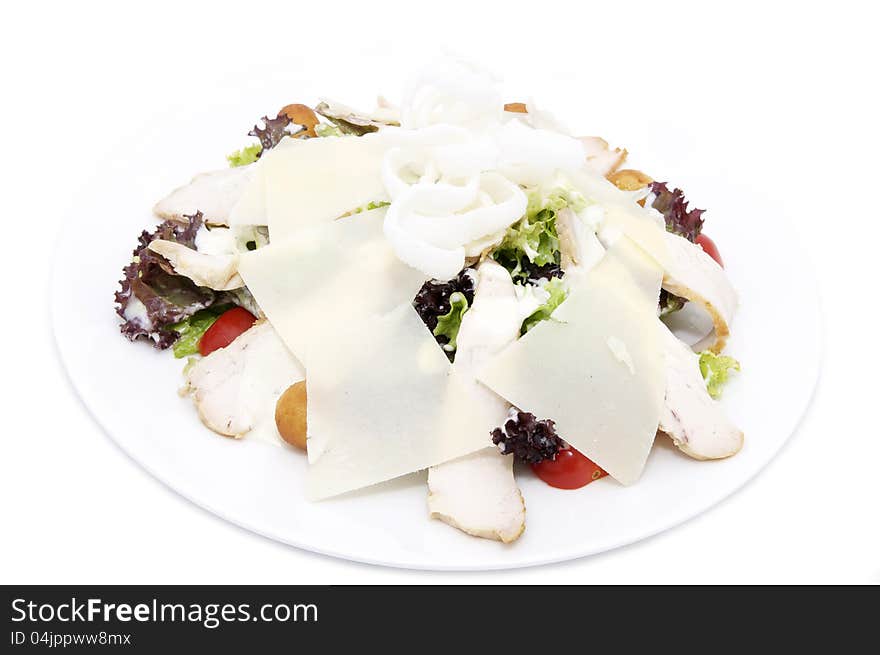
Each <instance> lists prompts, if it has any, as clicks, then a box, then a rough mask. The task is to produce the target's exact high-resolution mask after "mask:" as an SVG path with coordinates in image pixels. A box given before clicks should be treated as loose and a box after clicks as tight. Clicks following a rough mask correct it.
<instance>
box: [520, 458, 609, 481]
mask: <svg viewBox="0 0 880 655" xmlns="http://www.w3.org/2000/svg"><path fill="white" fill-rule="evenodd" d="M531 466H532V470H533V471H534V472H535V475H537V476H538V477H539V478H541V479H542V480H543V481H544V482H546V483H547V484H549V485H550V486H551V487H556V488H557V489H580V488H581V487H583V486H586V485H588V484H590V483H591V482H593V481H594V480H598V479H599V478H604V477H605V476H606V475H608V474H607V473H606V472H605V471H603V470H602V469H600V468H599V467H598V466H596V464H594V463H593V461H592V460H590V459H588V458H587V457H585V456H584V455H582V454H581V453H579V452H578V451H577V450H575V449H574V448H565V449H563V450H560V451H559V452H558V453H557V454H556V459H545V460H544V461H543V462H540V463H538V464H532V465H531Z"/></svg>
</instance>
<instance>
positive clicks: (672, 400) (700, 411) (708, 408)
mask: <svg viewBox="0 0 880 655" xmlns="http://www.w3.org/2000/svg"><path fill="white" fill-rule="evenodd" d="M659 329H660V330H661V332H662V337H661V339H662V344H663V348H664V353H665V357H666V399H665V403H664V407H663V411H662V413H661V415H660V431H661V432H664V433H665V434H667V435H669V437H670V438H671V439H672V441H673V442H674V443H675V445H676V446H678V448H679V449H680V450H681V451H682V452H683V453H686V454H688V455H690V456H691V457H693V458H695V459H721V458H723V457H730V456H731V455H735V454H736V453H738V452H739V450H740V448H742V445H743V433H742V431H741V430H739V429H738V428H737V427H736V426H735V425H733V423H731V421H730V419H729V418H728V417H727V415H726V414H725V412H724V409H723V408H722V406H721V403H719V402H718V401H717V400H714V399H713V398H712V397H711V396H710V395H709V392H708V391H706V383H705V381H704V380H703V376H702V374H701V373H700V363H699V355H697V354H696V353H694V352H693V351H692V350H691V349H690V348H689V347H688V346H687V344H685V343H684V342H682V341H681V340H679V339H678V337H676V336H675V335H674V334H672V332H670V331H669V329H668V328H667V327H666V326H665V325H663V323H660V328H659Z"/></svg>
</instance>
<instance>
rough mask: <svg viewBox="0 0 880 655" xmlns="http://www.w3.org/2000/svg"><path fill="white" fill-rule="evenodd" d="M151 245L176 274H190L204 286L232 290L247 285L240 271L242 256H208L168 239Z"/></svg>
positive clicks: (218, 289)
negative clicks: (239, 257) (239, 260)
mask: <svg viewBox="0 0 880 655" xmlns="http://www.w3.org/2000/svg"><path fill="white" fill-rule="evenodd" d="M148 248H149V249H150V250H152V251H153V252H155V253H158V254H160V255H162V256H163V257H164V258H165V259H167V260H168V262H169V263H170V264H171V267H172V268H173V269H174V272H175V273H177V274H179V275H184V276H186V277H188V278H189V279H190V280H192V281H193V282H195V283H196V284H198V285H199V286H200V287H208V288H211V289H215V290H217V291H231V290H232V289H240V288H241V287H243V286H244V280H242V279H241V276H239V274H238V255H207V254H205V253H202V252H199V251H198V250H193V249H192V248H188V247H186V246H185V245H183V244H181V243H177V242H175V241H165V240H164V239H156V240H155V241H152V242H150V245H149V246H148Z"/></svg>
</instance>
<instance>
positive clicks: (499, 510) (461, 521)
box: [428, 259, 531, 543]
mask: <svg viewBox="0 0 880 655" xmlns="http://www.w3.org/2000/svg"><path fill="white" fill-rule="evenodd" d="M478 275H479V279H478V281H477V289H476V292H475V293H474V304H473V307H471V308H470V310H468V311H467V312H466V313H465V315H464V317H463V318H462V321H461V328H460V330H459V332H458V338H457V345H458V348H457V350H456V354H455V365H454V366H455V368H456V370H457V371H460V372H463V373H465V375H466V376H467V378H468V379H469V380H471V381H472V387H471V393H472V394H473V395H474V397H475V398H476V399H479V401H480V402H483V403H486V404H487V405H488V406H490V407H492V408H493V411H496V412H497V414H498V425H501V424H502V423H503V422H504V420H505V418H506V416H507V411H508V408H509V405H508V404H507V402H506V401H505V400H504V399H502V398H501V397H500V396H498V395H496V394H495V393H494V392H492V391H491V390H489V389H488V388H487V387H485V386H483V385H482V384H480V383H479V382H477V381H476V375H477V371H478V370H479V367H480V366H481V365H482V364H484V363H485V362H486V361H488V360H489V359H490V358H491V357H492V355H494V354H495V353H497V352H499V351H500V350H501V349H503V348H504V347H505V346H506V345H507V344H509V343H511V342H512V341H515V340H516V339H517V337H519V330H520V326H521V325H522V322H523V319H524V318H525V316H523V312H524V311H529V313H531V310H523V308H522V302H521V301H520V300H519V299H518V298H517V295H516V291H515V288H514V284H513V281H512V280H511V279H510V274H509V273H508V272H507V271H506V270H505V269H504V268H503V267H502V266H500V265H499V264H497V263H495V262H494V261H492V260H490V259H487V260H485V261H484V262H483V263H482V264H481V265H480V267H479V269H478ZM486 443H487V444H488V443H490V439H489V435H488V434H487V435H486ZM428 509H429V511H430V513H431V518H436V519H440V520H441V521H445V522H446V523H448V524H449V525H451V526H454V527H456V528H458V529H459V530H461V531H462V532H466V533H467V534H471V535H474V536H477V537H484V538H487V539H496V540H499V541H503V542H505V543H508V542H511V541H514V540H515V539H517V538H518V537H519V536H520V535H521V534H522V532H523V530H525V503H524V501H523V497H522V494H521V493H520V491H519V488H518V487H517V485H516V480H515V479H514V477H513V459H512V458H511V457H506V456H504V455H502V454H501V453H500V452H499V451H498V449H497V448H495V447H494V446H489V447H487V448H485V449H483V450H480V451H478V452H476V453H473V454H472V455H468V456H467V457H462V458H460V459H457V460H453V461H451V462H446V463H444V464H441V465H439V466H433V467H431V468H430V469H428Z"/></svg>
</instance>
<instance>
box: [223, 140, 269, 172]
mask: <svg viewBox="0 0 880 655" xmlns="http://www.w3.org/2000/svg"><path fill="white" fill-rule="evenodd" d="M262 152H263V146H262V145H261V144H259V143H252V144H251V145H249V146H245V147H244V148H242V149H241V150H236V151H235V152H233V153H232V154H229V155H226V161H228V162H229V166H230V167H231V168H235V167H237V166H247V165H248V164H253V163H254V162H255V161H257V160H258V159H259V158H260V155H261V154H262Z"/></svg>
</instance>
